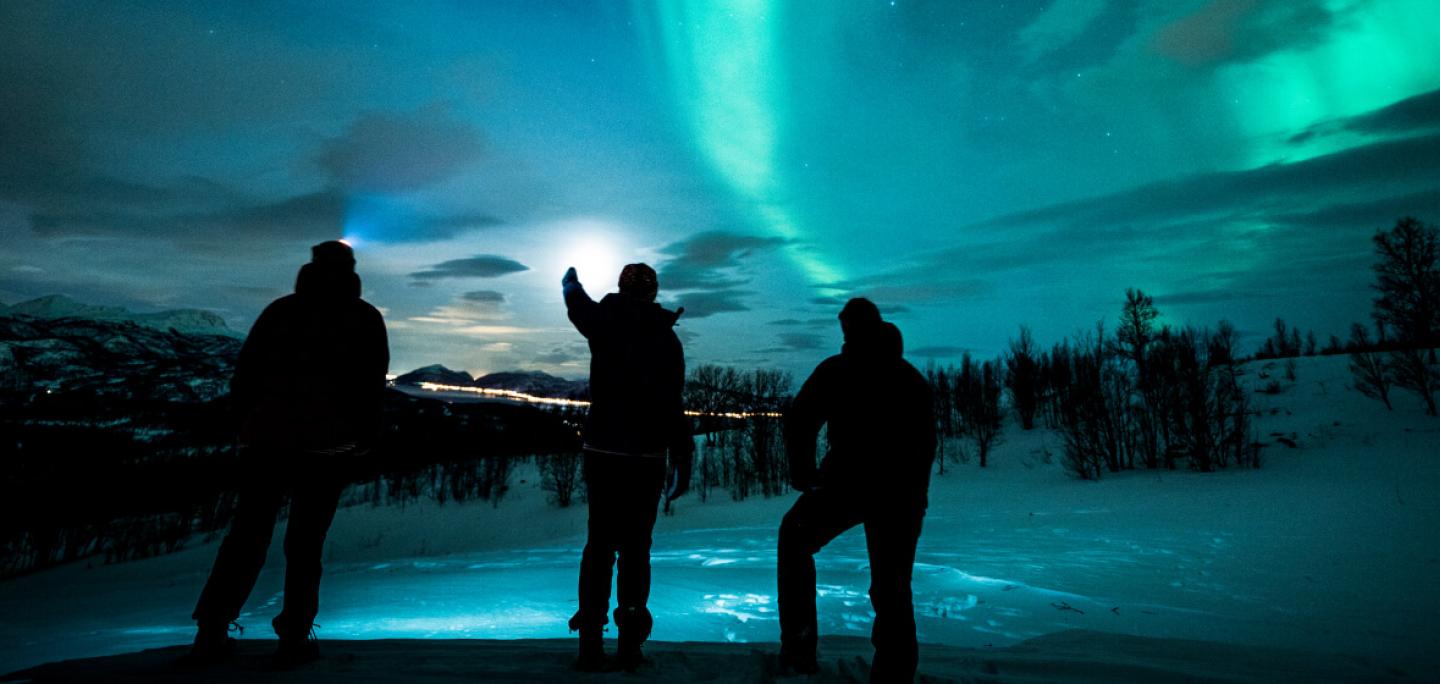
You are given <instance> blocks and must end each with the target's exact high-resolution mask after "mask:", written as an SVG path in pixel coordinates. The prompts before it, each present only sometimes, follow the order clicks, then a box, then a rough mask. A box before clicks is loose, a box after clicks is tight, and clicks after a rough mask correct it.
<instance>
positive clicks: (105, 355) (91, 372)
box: [0, 300, 241, 402]
mask: <svg viewBox="0 0 1440 684" xmlns="http://www.w3.org/2000/svg"><path fill="white" fill-rule="evenodd" d="M25 304H26V305H31V304H33V300H32V302H26V303H25ZM17 306H19V305H17ZM61 306H63V303H62V305H60V306H52V307H49V308H47V305H46V304H45V303H40V304H34V308H33V309H32V310H41V311H55V310H66V311H74V309H62V308H61ZM81 306H84V305H81ZM14 308H15V307H10V309H11V310H13V309H14ZM103 308H105V307H93V308H92V310H93V309H103ZM240 343H241V342H240V339H239V338H237V337H235V336H234V335H229V334H214V333H212V334H194V333H183V332H179V331H177V330H173V329H172V330H163V331H162V330H159V329H156V328H153V327H149V326H145V325H142V324H140V323H137V322H135V321H131V320H119V319H89V318H83V317H74V316H64V317H58V318H52V317H46V316H35V315H29V314H24V315H11V314H9V313H8V311H7V312H0V392H3V393H7V394H18V395H20V396H21V397H25V396H35V395H41V394H59V393H64V394H69V395H73V396H88V397H94V398H101V397H109V398H117V399H140V400H160V401H172V402H197V401H198V402H203V401H209V400H211V399H215V398H216V397H219V396H220V395H223V394H225V393H226V392H227V391H229V383H230V375H231V373H232V372H233V371H234V367H235V365H234V364H235V357H236V356H238V355H239V353H240Z"/></svg>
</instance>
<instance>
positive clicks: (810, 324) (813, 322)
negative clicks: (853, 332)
mask: <svg viewBox="0 0 1440 684" xmlns="http://www.w3.org/2000/svg"><path fill="white" fill-rule="evenodd" d="M766 325H775V326H782V327H790V326H800V327H807V328H822V327H826V326H832V325H839V323H838V320H837V319H835V318H833V317H832V318H805V319H800V318H782V319H779V320H775V321H768V322H766Z"/></svg>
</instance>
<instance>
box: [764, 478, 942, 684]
mask: <svg viewBox="0 0 1440 684" xmlns="http://www.w3.org/2000/svg"><path fill="white" fill-rule="evenodd" d="M873 496H874V495H873V494H872V495H869V497H865V498H862V497H861V495H859V494H854V493H844V492H842V491H840V490H834V489H824V488H819V489H814V490H811V491H808V492H805V493H804V494H801V495H800V498H799V499H797V500H796V501H795V505H794V506H792V507H791V508H790V512H788V513H786V514H785V518H784V520H783V521H782V522H781V523H780V548H779V554H778V556H779V557H778V559H777V565H778V568H777V570H778V574H779V597H778V602H779V607H780V648H781V651H782V652H784V653H785V654H787V655H791V656H796V657H810V656H813V655H814V654H815V648H816V638H817V631H818V628H817V625H816V618H815V553H816V552H818V551H819V550H820V549H821V548H823V547H824V546H825V545H826V544H828V543H830V540H832V539H834V538H835V537H838V536H840V533H842V532H844V531H846V530H848V529H850V528H852V527H854V526H856V525H864V526H865V548H866V550H867V551H868V552H869V554H870V604H871V605H872V606H873V607H874V609H875V624H874V625H873V628H872V630H871V635H870V643H871V644H874V646H875V660H874V663H873V664H872V667H871V681H904V682H908V681H911V679H913V678H914V676H915V667H916V665H917V663H918V662H919V646H918V644H917V642H916V639H915V607H914V602H913V600H912V598H911V593H910V577H911V573H912V570H913V569H914V566H915V545H916V543H917V542H918V541H919V540H920V525H921V521H922V520H923V519H924V517H925V510H924V509H923V508H904V507H901V506H898V505H895V504H891V506H894V507H890V506H886V505H885V504H878V505H875V506H873V507H867V506H865V505H864V503H866V502H867V501H868V500H869V499H870V498H873Z"/></svg>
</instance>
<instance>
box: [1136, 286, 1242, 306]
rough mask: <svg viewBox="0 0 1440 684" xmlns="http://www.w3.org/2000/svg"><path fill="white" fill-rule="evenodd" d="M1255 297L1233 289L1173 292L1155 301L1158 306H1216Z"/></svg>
mask: <svg viewBox="0 0 1440 684" xmlns="http://www.w3.org/2000/svg"><path fill="white" fill-rule="evenodd" d="M1251 296H1253V295H1250V294H1247V293H1240V292H1236V291H1234V290H1231V289H1225V290H1193V291H1190V292H1172V293H1170V294H1162V295H1155V296H1154V297H1153V299H1154V300H1155V304H1156V305H1157V306H1167V305H1174V306H1185V305H1187V304H1214V303H1216V302H1233V301H1236V300H1240V299H1247V298H1249V297H1251Z"/></svg>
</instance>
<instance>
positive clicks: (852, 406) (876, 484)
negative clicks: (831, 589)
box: [777, 298, 935, 682]
mask: <svg viewBox="0 0 1440 684" xmlns="http://www.w3.org/2000/svg"><path fill="white" fill-rule="evenodd" d="M840 327H841V330H842V331H843V332H844V336H845V343H844V346H843V347H842V348H841V351H840V353H839V354H837V355H835V356H831V357H830V358H828V359H825V360H824V361H823V362H821V363H820V365H819V366H818V367H816V368H815V372H814V373H812V374H811V375H810V378H809V379H807V380H806V381H805V384H804V385H803V386H801V388H800V392H799V394H797V395H796V397H795V402H794V403H793V404H792V405H791V407H790V409H789V410H788V411H786V413H785V419H784V420H785V448H786V453H787V455H788V456H789V460H790V479H791V484H792V485H793V486H794V487H795V489H798V490H800V492H801V494H800V497H799V498H798V499H797V500H796V501H795V504H794V506H792V507H791V508H790V511H789V512H788V513H786V514H785V518H784V520H783V521H782V522H781V523H780V542H779V552H778V567H777V570H778V584H779V597H778V598H779V601H778V602H779V608H780V659H781V664H782V666H784V667H785V668H786V669H788V670H790V671H794V672H800V673H814V672H816V671H817V669H818V667H817V664H816V639H817V627H816V616H815V559H814V555H815V553H817V552H818V551H820V549H821V548H822V547H824V546H825V545H826V544H828V543H829V542H830V540H832V539H834V538H835V537H837V536H839V535H840V534H841V533H842V532H844V531H846V530H848V529H850V528H852V527H854V526H856V525H864V526H865V546H866V550H867V551H868V552H869V555H870V603H871V605H872V606H873V607H874V609H875V624H874V626H873V631H872V633H871V643H872V644H874V646H875V659H874V662H873V663H872V667H871V671H870V678H871V681H875V682H891V681H895V682H900V681H903V682H908V681H911V679H913V678H914V676H915V668H916V664H917V661H918V658H919V649H918V646H917V643H916V639H915V611H914V606H913V602H912V599H911V593H910V579H911V571H912V569H913V566H914V564H915V546H916V543H917V542H918V541H919V539H920V525H921V521H922V519H923V518H924V517H925V507H926V504H927V500H926V494H927V490H928V489H929V486H930V468H931V466H932V465H933V463H934V460H935V421H934V414H933V411H934V409H933V406H932V403H931V392H930V387H929V384H928V383H926V381H925V378H924V376H922V375H921V374H920V372H919V371H917V370H915V367H914V366H911V365H910V364H909V363H907V362H906V361H905V360H904V358H902V352H903V351H904V345H903V342H902V340H901V336H900V330H899V329H898V328H896V327H895V326H894V325H893V324H890V323H887V322H884V321H883V320H881V318H880V311H879V309H878V308H876V306H875V304H874V303H872V302H870V301H869V300H867V299H863V298H856V299H852V300H850V301H849V302H848V303H846V305H845V307H844V309H843V310H842V311H841V312H840ZM821 425H827V426H828V431H827V435H828V442H829V451H828V452H827V453H826V454H825V456H824V460H823V461H822V462H821V464H820V468H819V470H818V472H817V471H816V468H815V439H816V436H817V435H818V433H819V431H820V427H821Z"/></svg>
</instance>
